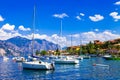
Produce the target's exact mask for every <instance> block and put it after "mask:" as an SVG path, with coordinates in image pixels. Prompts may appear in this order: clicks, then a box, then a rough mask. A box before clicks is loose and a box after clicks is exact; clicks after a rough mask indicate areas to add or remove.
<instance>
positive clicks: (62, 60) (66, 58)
mask: <svg viewBox="0 0 120 80" xmlns="http://www.w3.org/2000/svg"><path fill="white" fill-rule="evenodd" d="M60 29H61V30H60V36H61V37H62V20H61V28H60ZM60 49H61V50H62V48H60ZM54 62H55V64H77V63H79V60H77V59H75V58H72V57H71V56H60V58H59V59H55V60H54Z"/></svg>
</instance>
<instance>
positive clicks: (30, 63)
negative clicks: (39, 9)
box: [22, 7, 55, 70]
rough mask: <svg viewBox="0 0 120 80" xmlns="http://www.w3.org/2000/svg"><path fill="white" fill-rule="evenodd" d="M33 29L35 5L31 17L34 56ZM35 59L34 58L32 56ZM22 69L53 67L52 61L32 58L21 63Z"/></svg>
mask: <svg viewBox="0 0 120 80" xmlns="http://www.w3.org/2000/svg"><path fill="white" fill-rule="evenodd" d="M34 30H35V7H34V18H33V38H32V41H33V42H32V53H33V56H35V52H34ZM33 59H35V58H33ZM22 66H23V69H42V70H43V69H44V70H51V69H55V67H54V64H53V63H48V62H43V61H41V60H37V59H35V60H32V61H26V62H23V63H22Z"/></svg>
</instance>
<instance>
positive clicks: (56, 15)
mask: <svg viewBox="0 0 120 80" xmlns="http://www.w3.org/2000/svg"><path fill="white" fill-rule="evenodd" d="M53 17H56V18H61V19H62V18H64V17H69V16H68V15H67V14H66V13H62V14H54V15H53Z"/></svg>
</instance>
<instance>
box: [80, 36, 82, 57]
mask: <svg viewBox="0 0 120 80" xmlns="http://www.w3.org/2000/svg"><path fill="white" fill-rule="evenodd" d="M81 53H82V40H81V34H80V55H81Z"/></svg>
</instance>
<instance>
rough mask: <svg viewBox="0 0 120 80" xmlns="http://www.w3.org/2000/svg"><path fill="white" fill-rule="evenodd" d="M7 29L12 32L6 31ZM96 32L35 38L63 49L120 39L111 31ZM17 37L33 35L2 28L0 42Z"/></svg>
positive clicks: (41, 35)
mask: <svg viewBox="0 0 120 80" xmlns="http://www.w3.org/2000/svg"><path fill="white" fill-rule="evenodd" d="M7 25H9V24H7ZM3 26H5V25H3ZM9 26H11V25H9ZM6 29H7V30H10V31H5V30H6ZM95 30H96V31H97V32H96V31H89V32H83V33H81V34H72V35H68V36H63V37H61V36H58V35H57V34H53V35H50V36H48V35H46V34H38V33H36V34H34V36H35V38H37V39H46V40H47V41H50V42H53V43H56V44H59V45H61V46H62V47H64V46H71V45H73V46H74V45H79V44H81V43H82V44H86V43H88V42H89V41H94V40H100V41H106V40H111V39H116V38H120V35H119V34H115V33H112V32H111V31H108V30H105V31H103V32H98V31H99V30H98V29H95ZM15 36H21V37H25V38H28V39H32V34H28V35H23V34H20V33H19V32H18V31H16V30H14V27H12V29H11V28H10V29H9V28H6V27H2V28H1V29H0V40H6V39H9V38H12V37H15ZM71 36H72V41H71Z"/></svg>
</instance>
